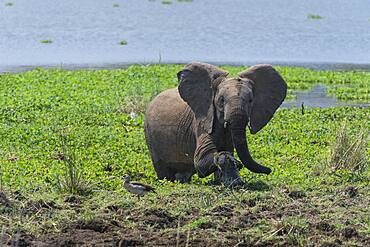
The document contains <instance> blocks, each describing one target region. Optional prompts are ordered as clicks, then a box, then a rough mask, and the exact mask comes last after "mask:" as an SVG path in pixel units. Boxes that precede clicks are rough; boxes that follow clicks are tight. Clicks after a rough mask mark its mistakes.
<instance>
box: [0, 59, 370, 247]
mask: <svg viewBox="0 0 370 247" xmlns="http://www.w3.org/2000/svg"><path fill="white" fill-rule="evenodd" d="M183 67H184V66H183V65H164V64H162V65H148V66H139V65H135V66H130V67H128V68H127V69H115V70H74V71H66V70H61V69H35V70H32V71H28V72H23V73H16V74H10V73H5V74H0V85H1V87H0V95H1V97H0V182H1V186H2V191H4V193H6V195H7V197H8V198H9V199H10V201H11V202H14V203H13V205H12V207H11V208H9V207H7V206H6V205H4V203H3V204H2V203H1V202H0V225H2V226H9V227H8V229H7V235H6V236H8V235H12V236H14V235H15V234H16V232H17V231H20V232H22V234H23V233H24V234H25V235H22V238H23V237H25V238H24V239H26V237H27V236H32V241H35V242H37V243H39V242H38V240H39V238H38V236H40V238H41V239H43V240H42V241H44V240H45V238H47V237H48V236H52V237H53V238H55V237H56V236H59V237H60V238H59V239H63V241H72V240H70V236H74V235H73V232H74V229H71V228H73V227H75V228H81V226H82V227H84V228H87V227H89V229H90V228H91V227H94V228H92V229H97V230H99V231H100V230H101V231H105V230H106V229H112V231H113V230H114V231H115V230H117V231H120V230H122V226H125V229H124V230H125V232H126V231H130V232H132V233H133V234H135V233H136V235H132V237H135V238H136V237H137V239H140V242H137V243H138V245H149V246H158V245H161V244H163V240H166V241H167V243H168V245H169V246H175V244H176V239H175V237H176V235H178V236H179V237H180V240H179V241H178V242H179V243H180V244H179V245H184V244H185V243H186V242H187V241H188V242H189V246H190V245H194V246H198V245H206V244H207V243H208V244H209V243H215V244H217V245H219V246H236V245H241V244H240V243H243V244H245V245H246V246H253V245H256V243H257V242H258V243H259V244H260V245H262V244H264V245H266V246H271V245H280V246H285V245H291V246H305V245H315V246H316V245H318V246H319V245H322V244H323V243H333V241H338V242H339V241H340V243H341V244H340V245H343V246H350V245H358V246H367V242H366V241H367V238H366V236H367V235H368V226H367V219H368V210H367V208H368V201H369V200H370V198H369V196H370V195H369V193H367V191H368V178H369V175H370V174H369V171H368V169H365V170H364V171H363V172H358V171H357V170H355V171H353V170H352V168H354V167H355V166H350V167H348V169H347V168H344V169H337V170H336V171H335V172H333V171H332V170H331V169H330V168H331V167H330V166H328V162H327V161H328V160H330V158H331V150H332V145H331V143H335V142H337V136H338V134H337V131H338V129H339V128H340V127H341V123H342V121H343V119H347V122H346V129H347V130H349V134H350V136H353V135H354V136H357V135H358V133H359V132H358V133H356V132H357V130H360V129H361V128H362V127H364V126H365V127H367V126H368V118H369V115H370V108H365V107H335V108H326V109H321V108H306V109H305V112H304V115H302V113H301V109H296V108H293V109H279V110H278V111H277V112H276V113H275V116H274V117H273V118H272V120H271V121H270V122H269V124H268V125H267V126H266V127H265V128H264V129H263V130H261V131H260V132H259V133H258V134H257V135H250V134H248V135H247V139H248V143H249V144H250V145H249V148H250V149H251V150H252V152H253V155H254V157H255V158H256V160H258V161H259V162H261V163H263V164H268V165H271V167H273V172H272V173H271V174H270V175H269V176H263V175H259V174H254V173H251V172H249V171H248V170H246V169H245V168H243V169H242V170H241V176H242V178H243V179H244V180H245V181H246V182H247V187H246V188H244V189H240V190H235V191H231V190H230V189H227V188H224V187H222V186H208V183H210V182H211V180H212V178H206V179H200V178H199V177H198V176H194V178H193V180H192V182H191V183H189V184H180V183H172V182H169V181H165V180H163V181H158V180H157V179H156V175H155V171H154V168H153V165H152V161H151V158H150V155H149V153H148V149H147V146H146V143H145V138H144V112H145V107H146V105H147V104H148V102H149V101H150V99H151V98H152V97H154V96H155V95H157V94H158V93H159V92H161V91H163V90H165V89H168V88H173V87H176V86H177V85H178V80H177V76H176V73H177V72H178V71H180V70H181V69H182V68H183ZM222 68H224V69H226V70H228V71H230V74H231V75H236V74H237V72H239V71H241V70H244V69H245V67H232V66H222ZM276 68H277V70H278V71H279V73H281V75H282V76H283V77H284V79H286V81H287V83H288V86H289V88H294V89H301V88H311V87H312V86H313V85H315V84H316V83H318V82H319V83H322V84H324V85H327V86H341V87H343V88H350V87H351V88H352V87H354V88H362V89H367V88H370V87H369V86H370V80H369V78H370V73H369V72H359V71H349V72H335V71H314V70H309V69H302V68H289V67H276ZM333 89H334V91H333V92H332V93H333V94H335V92H336V91H335V90H336V89H335V88H334V87H333ZM365 93H366V92H363V91H361V90H354V91H351V92H350V94H353V95H354V96H356V95H357V96H358V95H360V96H361V95H364V94H365ZM348 94H349V93H348ZM59 126H63V130H64V133H65V134H64V135H63V137H62V138H64V139H62V140H61V139H60V138H61V137H60V131H59V130H58V128H59ZM342 143H345V142H342ZM369 148H370V146H369V143H368V142H367V144H366V145H365V151H364V152H365V153H367V154H369ZM342 156H343V155H342ZM367 164H369V158H368V156H367ZM126 173H128V174H130V175H131V176H132V177H133V180H138V181H140V182H143V183H146V184H150V185H152V186H153V187H155V188H156V190H157V193H158V194H153V195H147V196H146V197H145V198H143V200H137V199H136V198H135V197H132V196H129V195H128V193H127V192H126V191H125V190H124V189H123V188H122V180H121V179H120V178H121V177H122V174H126ZM58 176H59V178H57V177H58ZM58 179H59V180H58ZM72 181H73V182H72ZM78 184H80V186H79V185H78ZM84 184H86V185H87V186H88V187H90V189H89V190H87V192H88V193H87V192H84V191H85V190H84V189H79V188H84V187H85V186H84ZM73 188H74V189H73ZM71 191H74V194H73V195H70V194H71V193H70V192H71ZM60 192H62V193H60ZM81 192H82V193H81ZM86 194H87V195H86ZM148 203H149V204H148ZM148 205H149V208H148ZM148 209H150V210H148ZM138 219H141V220H138ZM87 220H88V221H87ZM92 220H94V221H92ZM97 220H100V221H97ZM95 221H96V222H95ZM94 222H95V223H94ZM104 222H106V224H104ZM328 222H329V223H328ZM87 223H89V224H87ZM93 223H94V224H93ZM66 226H67V227H66ZM157 226H158V227H157ZM107 227H108V228H107ZM235 229H237V230H235ZM65 231H66V232H65ZM99 231H94V234H95V235H98V234H99V235H98V237H99V239H100V237H102V238H103V240H107V239H106V238H104V236H105V237H109V238H110V239H108V241H107V242H105V244H107V243H110V242H109V241H112V235H111V234H108V235H107V234H106V233H107V232H103V233H100V232H99ZM329 231H330V232H329ZM122 233H124V232H122ZM177 233H178V234H177ZM203 233H204V234H203ZM328 233H333V234H335V238H333V235H332V234H328ZM58 234H60V235H58ZM100 234H101V235H100ZM88 236H91V235H88ZM140 236H141V237H140ZM348 236H351V237H348ZM91 240H93V238H91ZM120 240H121V235H117V242H118V241H120ZM54 241H55V239H54V240H52V241H51V242H47V243H45V246H50V245H53V243H55V242H54ZM73 241H75V239H74V240H73ZM79 241H82V242H83V241H87V240H86V238H81V239H80V240H79ZM141 241H142V242H141ZM150 241H157V242H154V243H153V242H150ZM82 242H81V243H82ZM117 242H115V243H117ZM79 243H80V242H79ZM84 243H86V242H84ZM99 243H101V242H99ZM115 243H113V244H115ZM335 243H336V242H335ZM94 244H95V245H99V244H97V243H96V242H95V243H90V242H89V243H87V244H86V246H92V245H94ZM54 245H55V244H54Z"/></svg>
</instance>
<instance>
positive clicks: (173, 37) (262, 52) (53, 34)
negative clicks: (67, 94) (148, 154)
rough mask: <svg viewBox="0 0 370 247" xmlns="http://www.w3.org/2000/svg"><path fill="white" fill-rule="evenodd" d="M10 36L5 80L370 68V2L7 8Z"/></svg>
mask: <svg viewBox="0 0 370 247" xmlns="http://www.w3.org/2000/svg"><path fill="white" fill-rule="evenodd" d="M8 2H12V3H13V6H6V3H8ZM114 4H118V5H119V6H118V7H114ZM310 13H312V14H317V15H320V16H322V17H323V18H322V19H318V20H315V19H310V18H308V14H310ZM0 27H1V28H0V72H4V71H11V70H16V69H17V68H27V66H41V65H42V66H48V65H49V66H60V65H61V64H62V65H63V66H66V67H68V66H69V67H75V66H77V67H78V66H80V67H84V66H92V67H99V66H103V67H104V66H106V65H107V64H108V65H109V66H112V65H113V66H114V65H115V64H116V65H121V64H130V63H155V62H164V63H176V62H181V63H187V62H189V61H192V60H199V61H207V62H211V63H217V64H220V63H222V64H254V63H260V62H269V63H273V64H277V63H280V64H302V65H317V66H319V67H320V65H323V66H325V65H333V66H336V67H338V68H341V67H343V66H344V65H343V64H354V65H353V66H355V67H354V68H356V66H358V67H359V68H362V69H369V68H370V66H368V64H370V1H369V0H351V1H348V0H320V1H319V0H258V1H255V0H253V1H252V0H217V1H216V0H193V1H192V2H190V3H183V2H178V1H176V0H173V4H169V5H166V4H162V1H160V0H156V1H149V0H125V1H123V0H115V1H112V0H105V1H102V0H100V1H93V0H78V1H76V0H63V1H59V0H6V1H4V0H0ZM41 40H51V41H52V43H50V44H42V43H40V41H41ZM121 40H127V42H128V45H126V46H122V45H120V44H119V42H120V41H121ZM351 66H352V65H351Z"/></svg>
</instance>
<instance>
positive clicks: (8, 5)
mask: <svg viewBox="0 0 370 247" xmlns="http://www.w3.org/2000/svg"><path fill="white" fill-rule="evenodd" d="M13 5H14V3H12V2H7V3H5V6H6V7H11V6H13Z"/></svg>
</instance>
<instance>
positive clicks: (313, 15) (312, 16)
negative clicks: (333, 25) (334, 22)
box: [307, 14, 323, 20]
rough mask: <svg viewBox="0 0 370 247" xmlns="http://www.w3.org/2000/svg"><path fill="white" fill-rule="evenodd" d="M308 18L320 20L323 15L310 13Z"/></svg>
mask: <svg viewBox="0 0 370 247" xmlns="http://www.w3.org/2000/svg"><path fill="white" fill-rule="evenodd" d="M307 18H308V19H312V20H320V19H322V18H323V17H322V16H320V15H317V14H308V15H307Z"/></svg>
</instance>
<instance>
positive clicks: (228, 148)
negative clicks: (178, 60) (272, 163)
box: [145, 62, 287, 185]
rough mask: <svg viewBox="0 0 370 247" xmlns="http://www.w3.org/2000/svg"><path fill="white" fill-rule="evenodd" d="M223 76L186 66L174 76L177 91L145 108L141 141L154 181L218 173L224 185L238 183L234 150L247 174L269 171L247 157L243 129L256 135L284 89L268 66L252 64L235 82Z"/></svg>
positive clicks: (202, 67) (212, 68) (202, 65)
mask: <svg viewBox="0 0 370 247" xmlns="http://www.w3.org/2000/svg"><path fill="white" fill-rule="evenodd" d="M227 76H228V72H227V71H224V70H222V69H220V68H218V67H216V66H213V65H210V64H206V63H199V62H193V63H190V64H188V65H186V66H185V68H184V69H183V70H181V71H180V72H178V74H177V77H178V80H179V85H178V87H177V88H173V89H169V90H166V91H164V92H162V93H161V94H159V95H158V96H157V97H156V98H154V99H153V101H152V102H151V103H150V104H149V105H148V108H147V111H146V114H145V138H146V142H147V144H148V147H149V151H150V154H151V158H152V161H153V165H154V168H155V171H156V173H157V176H158V178H159V179H164V178H166V179H168V180H171V181H174V180H179V181H181V182H188V181H189V180H190V179H191V177H192V175H193V174H195V173H198V175H199V176H200V177H206V176H208V175H210V174H212V173H214V172H217V173H218V177H221V178H222V179H221V180H222V182H224V184H225V185H229V183H231V181H233V182H235V183H242V181H241V179H240V177H239V170H238V166H237V164H238V162H237V161H236V160H234V158H233V157H232V156H233V151H234V148H235V150H236V152H237V153H238V156H239V157H240V160H241V162H242V164H243V165H244V166H245V167H247V168H248V169H249V170H250V171H252V172H255V173H264V174H269V173H270V172H271V169H270V168H268V167H266V166H262V165H260V164H258V163H257V162H256V161H254V160H253V158H252V156H251V155H250V152H249V149H248V145H247V141H246V127H247V126H248V127H249V128H250V132H251V133H252V134H255V133H257V132H258V131H259V130H260V129H262V128H263V127H264V126H265V125H266V124H267V123H268V122H269V121H270V119H271V118H272V116H273V115H274V113H275V111H276V110H277V108H278V107H279V106H280V105H281V103H282V102H283V100H284V98H285V96H286V91H287V85H286V83H285V81H284V79H283V78H282V77H281V76H280V75H279V73H278V72H277V71H276V70H275V69H274V68H273V67H272V66H271V65H263V64H262V65H256V66H253V67H251V68H249V69H248V70H245V71H243V72H241V73H240V74H239V77H238V78H228V77H227ZM216 160H217V161H221V162H216ZM232 160H234V161H235V162H230V161H232ZM239 168H240V166H239ZM221 171H222V172H221ZM220 172H221V173H222V174H221V175H219V173H220ZM230 174H231V175H230Z"/></svg>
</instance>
